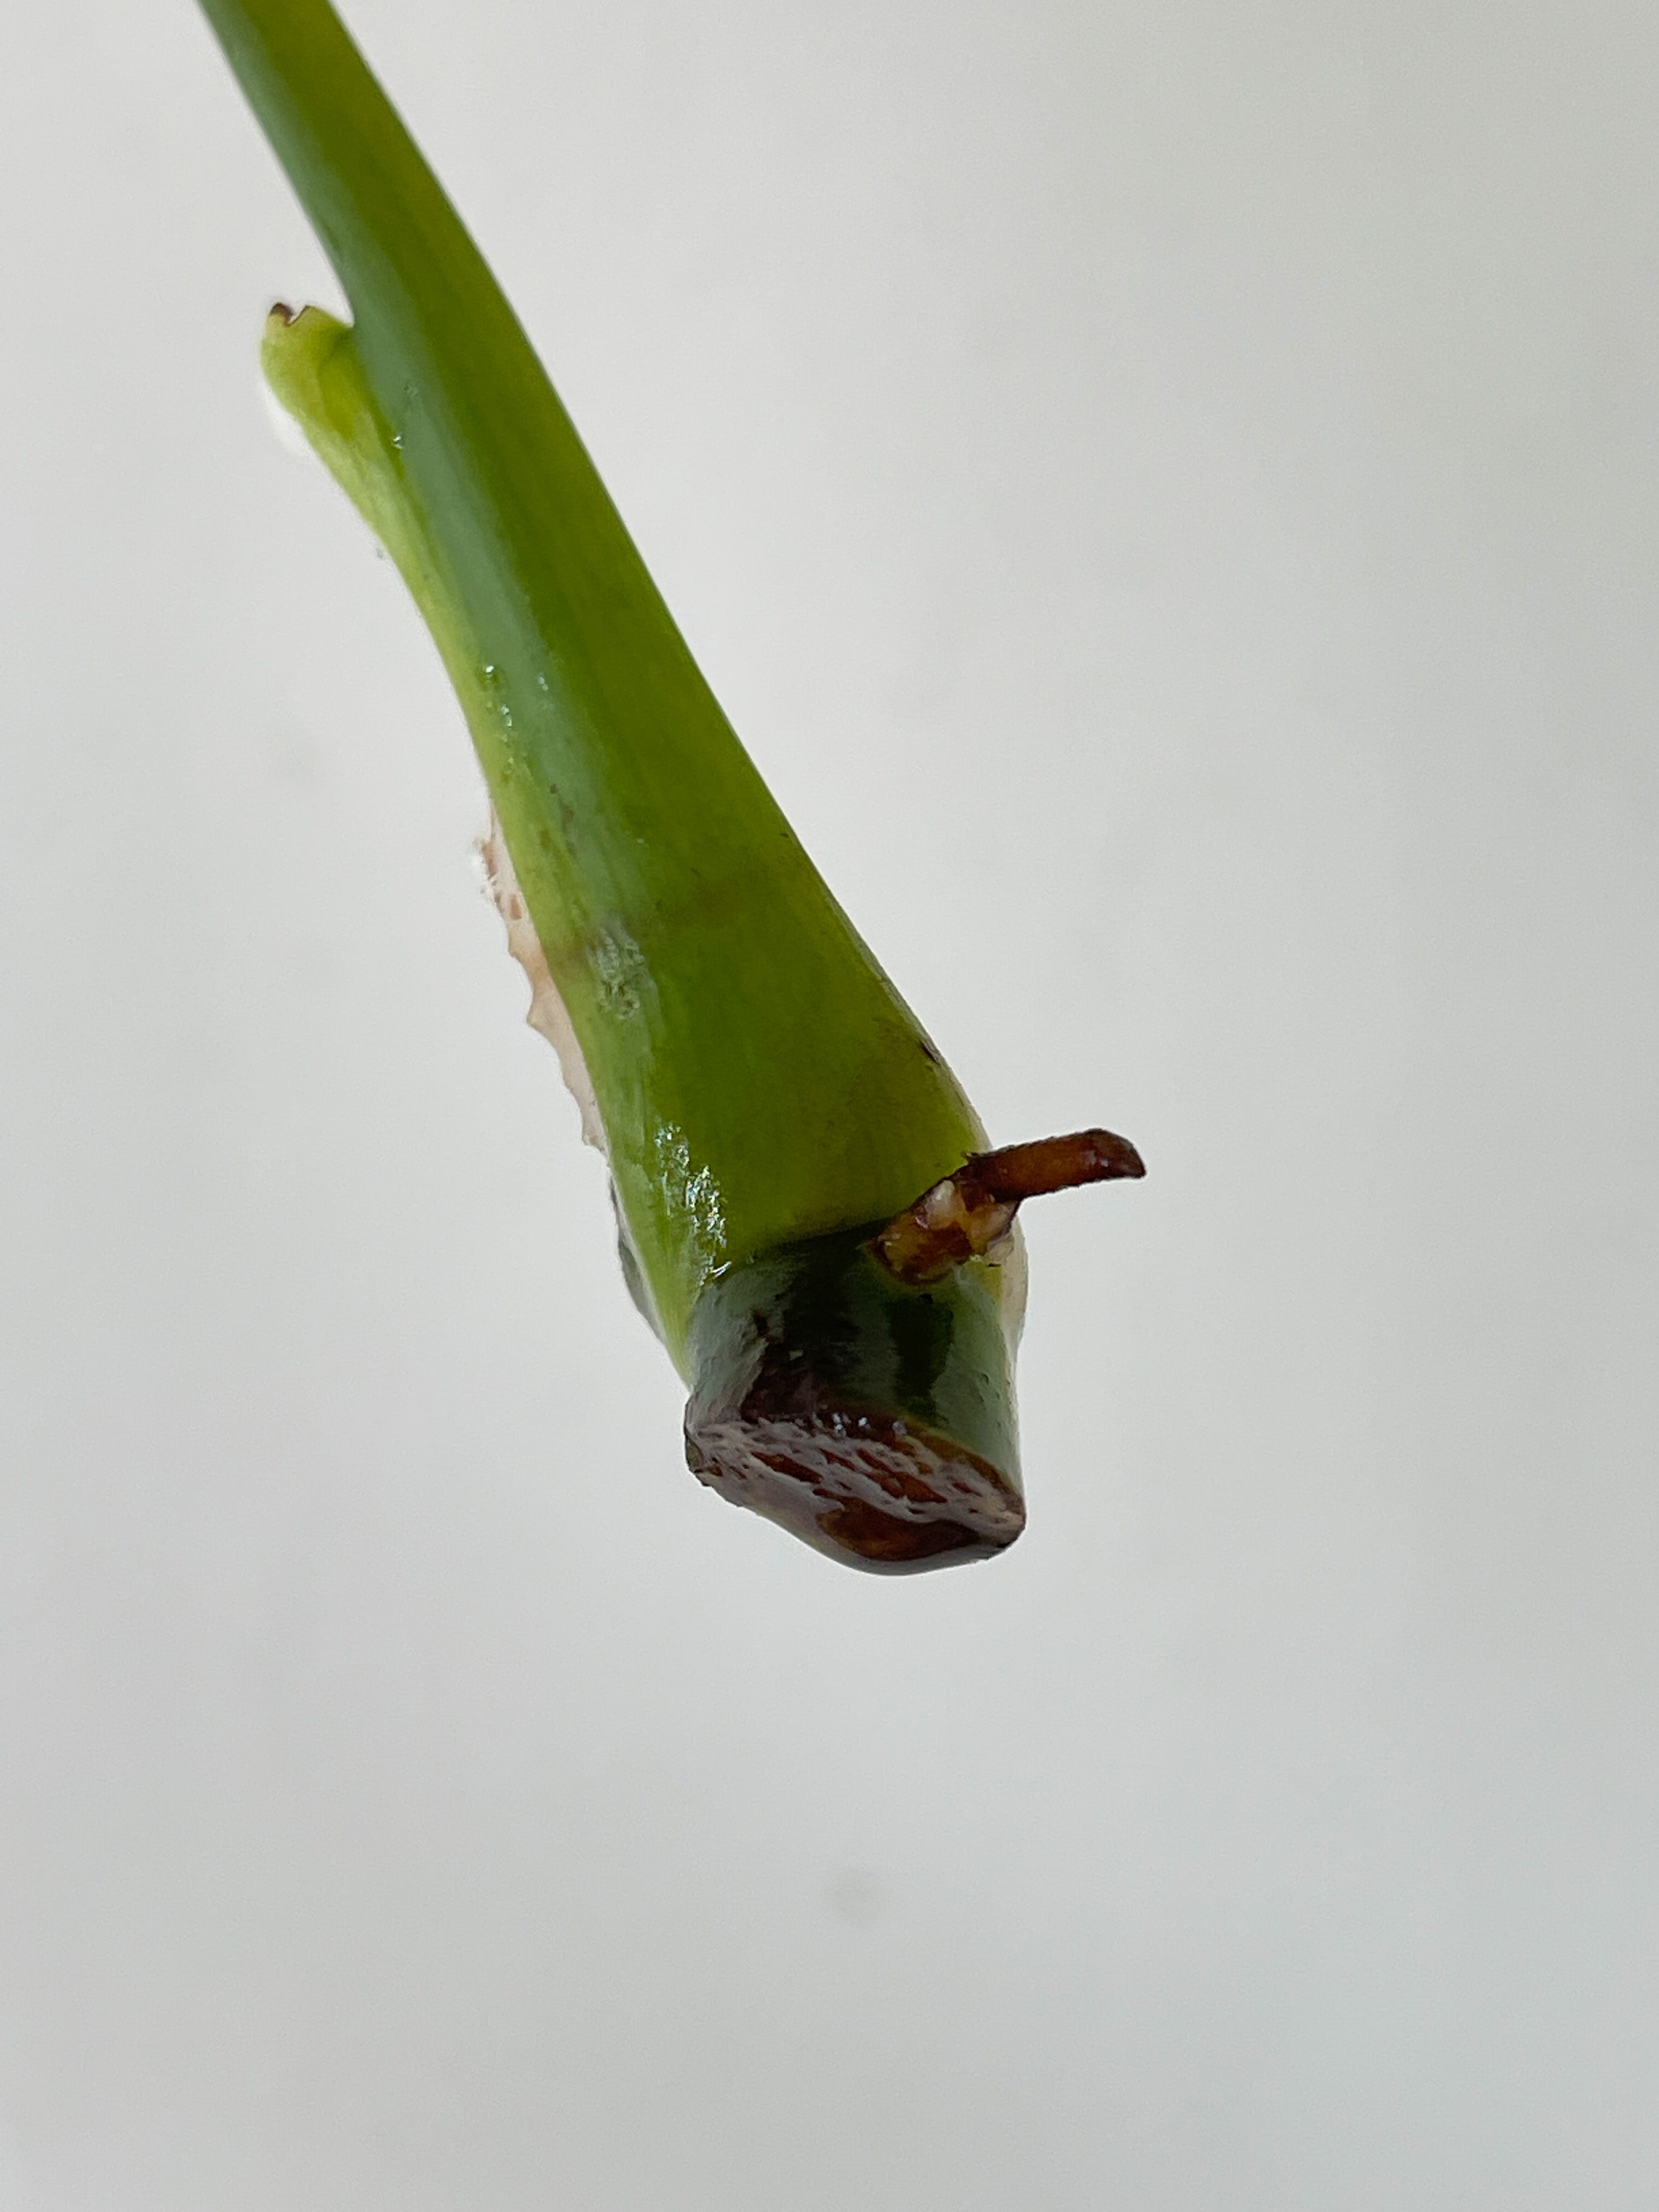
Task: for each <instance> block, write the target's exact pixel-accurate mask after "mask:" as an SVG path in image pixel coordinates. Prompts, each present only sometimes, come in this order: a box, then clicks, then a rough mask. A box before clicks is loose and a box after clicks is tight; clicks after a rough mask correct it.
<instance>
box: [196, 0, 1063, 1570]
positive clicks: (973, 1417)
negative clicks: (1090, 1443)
mask: <svg viewBox="0 0 1659 2212" xmlns="http://www.w3.org/2000/svg"><path fill="white" fill-rule="evenodd" d="M202 5H203V7H204V11H205V13H206V15H207V16H208V19H209V21H210V23H211V25H212V27H213V28H214V30H215V32H216V34H217V36H218V38H219V40H220V41H221V43H222V46H223V47H224V50H225V52H226V54H227V56H228V58H229V61H230V64H231V66H232V68H233V69H234V71H235V73H236V76H237V77H238V78H239V80H240V83H241V86H242V88H243V90H244V92H245V93H246V95H247V98H248V100H249V102H250V103H251V105H252V108H253V110H254V112H255V114H256V115H257V116H258V119H259V121H260V123H261V124H262V125H263V126H264V130H265V132H266V134H267V136H268V137H269V138H270V143H271V144H272V146H273V147H274V148H275V149H276V154H277V155H278V157H279V158H280V160H281V161H282V163H283V167H284V168H285V169H286V171H287V173H288V175H289V179H290V180H291V182H292V184H293V185H294V188H295V191H296V192H297V193H298V195H299V197H300V199H301V203H302V204H303V205H304V207H305V209H306V211H307V215H308V216H310V218H311V221H312V222H313V226H314V227H315V228H316V231H317V234H318V235H319V238H320V239H321V240H322V242H323V245H324V246H325V249H326V251H327V252H328V255H329V258H330V259H331V262H332V263H333V264H334V267H335V269H336V270H337V273H338V275H339V278H340V281H341V283H342V284H343V287H344V289H345V292H346V295H347V297H348V299H349V301H350V303H351V310H352V316H353V320H352V322H351V323H350V324H349V325H345V324H342V323H340V322H338V321H337V320H336V319H334V318H333V317H331V316H329V315H327V314H325V313H323V312H322V311H321V310H320V309H318V308H307V309H306V310H305V312H304V313H301V314H300V315H298V316H293V315H291V314H289V313H288V311H286V310H278V311H276V313H275V314H273V317H272V319H271V321H270V325H269V327H268V331H267V335H266V342H265V348H264V362H265V368H266V373H267V375H268V377H269V379H270V383H271V385H272V386H273V388H274V390H275V391H276V394H277V396H278V398H280V399H281V400H282V402H283V404H284V405H285V406H286V407H287V408H288V409H289V411H290V412H291V413H292V414H293V415H294V416H295V417H296V419H297V420H298V421H299V422H300V423H301V426H302V428H304V429H305V431H306V433H307V436H308V437H309V438H310V440H311V441H312V443H313V446H314V447H316V448H317V450H318V451H319V453H320V454H321V455H322V457H323V458H324V459H325V461H326V462H327V463H328V465H330V467H331V469H332V470H333V471H334V473H335V475H336V476H337V478H338V479H339V481H340V482H341V483H342V484H343V486H344V488H345V489H346V490H347V492H348V493H349V495H350V496H351V497H352V498H353V499H354V501H356V504H357V506H358V507H359V508H360V509H361V510H362V513H363V514H364V516H365V517H366V519H367V520H368V522H369V524H370V526H371V527H372V528H374V530H375V531H376V532H378V534H379V535H380V538H382V540H383V541H384V542H385V544H386V547H387V549H388V550H389V551H390V552H391V554H392V556H393V558H394V559H395V560H396V561H397V562H398V567H399V568H400V569H401V570H402V572H403V574H404V578H405V579H406V580H407V582H408V584H409V586H410V591H411V592H413V594H414V596H415V598H416V601H417V603H418V604H419V605H420V607H421V610H422V613H423V614H424V616H425V617H426V620H427V622H428V624H429V626H430V628H431V629H432V632H433V635H434V637H435V640H436V641H437V644H438V647H439V649H440V651H441V653H442V654H443V657H444V659H445V662H446V665H447V668H448V671H449V674H450V676H451V678H452V679H453V683H454V686H455V689H456V691H457V693H458V695H459V699H460V702H461V704H462V707H463V708H464V710H465V714H466V717H467V720H468V723H469V724H470V726H471V732H472V737H473V741H474V743H475V744H476V747H477V755H478V758H479V761H480V763H481V764H482V767H483V774H484V776H485V779H486V781H487V783H488V785H489V793H490V798H491V799H492V801H493V804H494V806H495V812H496V815H497V817H498V818H499V821H500V823H501V831H502V834H503V836H504V839H505V843H506V846H507V852H508V854H510V857H511V860H512V864H513V872H514V874H515V876H516V878H517V883H518V885H519V887H520V890H521V891H522V896H523V899H524V902H525V903H526V907H527V908H528V915H529V921H530V922H531V923H532V924H533V928H534V933H535V936H536V938H537V939H538V940H539V946H540V951H541V953H542V955H543V956H544V959H545V962H546V966H547V969H548V970H549V971H550V976H551V981H552V983H553V985H554V986H555V987H556V992H557V994H558V996H559V998H560V999H561V1000H562V1003H563V1007H564V1009H565V1012H566V1014H567V1015H568V1024H569V1026H570V1029H571V1030H574V1038H575V1040H576V1042H577V1044H578V1045H579V1047H580V1054H581V1057H582V1060H583V1061H584V1062H585V1065H586V1073H587V1076H588V1078H589V1079H590V1080H591V1083H592V1091H593V1095H594V1098H595V1100H596V1102H597V1106H598V1111H599V1120H600V1121H601V1123H602V1125H603V1132H604V1137H605V1146H606V1150H607V1152H608V1155H609V1158H610V1164H611V1176H612V1178H613V1181H614V1183H615V1188H616V1193H617V1206H618V1212H619V1216H620V1219H621V1222H622V1225H623V1238H624V1244H625V1248H626V1250H627V1253H628V1255H629V1259H630V1261H631V1266H630V1273H631V1274H634V1275H635V1276H636V1278H637V1283H636V1288H637V1291H638V1293H639V1295H640V1296H641V1304H643V1305H644V1307H645V1308H646V1310H647V1315H648V1316H649V1317H650V1318H651V1319H652V1320H653V1323H654V1325H655V1326H656V1328H658V1330H659V1334H661V1336H662V1338H663V1340H664V1342H665V1345H666V1346H667V1347H668V1350H669V1352H670V1353H671V1356H672V1357H673V1358H674V1360H675V1362H676V1364H678V1367H679V1368H680V1370H681V1372H682V1373H683V1374H684V1376H686V1377H687V1379H688V1381H689V1382H690V1383H691V1384H692V1388H693V1398H692V1406H691V1409H690V1414H689V1416H688V1438H689V1442H688V1455H689V1456H690V1458H691V1461H692V1463H693V1465H694V1466H696V1468H698V1470H699V1472H701V1473H702V1474H703V1475H704V1477H705V1479H707V1480H711V1481H713V1482H714V1483H716V1484H717V1485H719V1486H722V1487H724V1488H726V1489H727V1490H728V1491H730V1492H732V1494H734V1495H738V1496H740V1497H742V1498H744V1500H745V1502H749V1503H752V1504H758V1505H759V1506H760V1508H761V1510H763V1511H768V1512H770V1513H772V1514H774V1516H775V1517H778V1518H780V1519H782V1520H785V1521H786V1522H789V1523H790V1524H791V1525H793V1526H795V1527H797V1528H799V1531H800V1533H802V1534H805V1535H806V1536H807V1538H808V1540H809V1541H812V1542H815V1543H818V1544H820V1545H821V1546H822V1547H823V1548H825V1549H829V1550H831V1551H835V1552H837V1553H841V1554H842V1555H843V1556H853V1557H855V1558H857V1559H860V1561H861V1562H862V1563H864V1564H869V1565H882V1566H887V1567H902V1566H914V1565H927V1564H931V1563H932V1561H933V1559H935V1558H942V1557H950V1556H957V1557H960V1556H974V1555H977V1554H978V1553H982V1552H984V1551H986V1550H989V1549H994V1548H997V1547H1000V1545H1001V1544H1004V1543H1006V1542H1007V1541H1009V1539H1010V1537H1011V1536H1012V1534H1015V1533H1017V1531H1018V1524H1019V1520H1020V1518H1021V1509H1020V1508H1019V1504H1018V1473H1017V1468H1016V1462H1015V1453H1014V1443H1013V1416H1012V1338H1013V1334H1014V1331H1015V1329H1016V1328H1017V1327H1018V1304H1019V1299H1018V1272H1019V1271H1018V1267H1014V1268H1008V1267H1000V1266H997V1265H994V1264H993V1263H992V1262H990V1261H986V1260H983V1259H981V1258H980V1257H978V1256H976V1255H975V1256H971V1257H970V1258H969V1260H968V1261H966V1262H965V1263H964V1264H963V1266H961V1267H956V1268H954V1269H953V1270H952V1271H951V1273H950V1274H949V1276H948V1277H947V1278H946V1279H943V1280H936V1281H930V1282H929V1283H928V1284H927V1285H925V1286H921V1285H917V1284H914V1283H910V1282H908V1281H904V1280H901V1279H899V1278H898V1277H897V1276H896V1275H895V1273H893V1272H892V1271H891V1270H890V1269H888V1268H887V1267H884V1265H883V1264H882V1262H881V1261H880V1258H879V1255H873V1256H872V1250H871V1249H870V1247H869V1237H870V1235H871V1233H872V1231H873V1230H874V1228H875V1227H876V1226H878V1225H880V1224H882V1223H883V1222H884V1221H887V1220H889V1219H890V1218H891V1217H894V1216H896V1215H897V1214H899V1213H900V1212H901V1211H902V1209H904V1208H905V1207H907V1206H910V1205H911V1204H912V1203H913V1202H914V1201H915V1200H916V1195H917V1194H918V1192H925V1191H927V1189H928V1188H930V1187H932V1186H933V1185H935V1184H937V1183H939V1182H940V1180H941V1178H945V1177H947V1176H950V1175H951V1172H952V1170H955V1169H957V1168H958V1167H959V1166H961V1164H963V1161H964V1160H965V1159H966V1158H968V1157H969V1155H970V1154H975V1153H977V1152H980V1151H981V1149H982V1147H983V1146H984V1142H985V1136H984V1131H983V1129H982V1128H981V1125H980V1122H979V1121H978V1119H977V1117H976V1116H975V1114H974V1112H973V1109H972V1108H971V1107H970V1106H969V1103H968V1101H967V1099H966V1098H965V1097H964V1096H963V1092H962V1090H961V1088H960V1086H959V1085H957V1082H956V1080H955V1079H954V1077H953V1076H952V1075H951V1073H950V1071H949V1070H948V1069H947V1068H946V1067H945V1065H944V1062H943V1061H942V1060H941V1059H940V1057H939V1054H938V1053H937V1052H936V1051H935V1050H934V1048H933V1046H932V1045H931V1044H930V1043H929V1042H928V1040H927V1036H925V1034H924V1033H923V1031H922V1030H921V1027H920V1025H919V1024H917V1022H916V1020H915V1017H914V1016H913V1015H912V1014H911V1012H909V1010H908V1007H907V1006H905V1004H904V1002H903V1001H902V999H901V998H900V997H899V995H898V994H897V992H896V990H895V989H894V987H893V986H892V984H891V983H890V981H888V979H887V977H886V976H885V975H884V973H883V972H882V970H881V969H880V967H879V966H878V964H877V963H876V961H875V959H874V958H873V957H872V955H871V953H870V952H869V951H868V950H867V948H866V946H865V945H864V943H863V942H862V940H861V939H860V937H859V936H858V934H857V933H856V932H855V931H854V928H853V927H852V925H851V923H850V922H849V921H848V919H847V917H846V915H844V914H843V913H842V910H841V908H840V907H839V906H838V905H837V904H836V901H835V900H834V898H833V897H832V896H831V895H830V893H829V890H828V888H827V887H826V885H825V884H824V883H823V879H822V878H820V876H819V875H818V873H817V870H816V869H815V868H814V867H813V866H812V864H811V861H810V860H808V858H807V856H806V854H805V852H804V851H803V849H802V848H801V846H800V844H799V842H798V841H797V839H796V837H795V836H794V834H793V831H792V830H791V829H790V828H789V825H788V823H787V822H786V821H785V820H784V817H783V816H782V814H781V812H780V811H779V810H778V807H777V805H775V802H774V800H773V799H772V797H771V795H770V793H769V792H768V791H767V789H766V787H765V786H764V784H763V782H762V781H761V779H760V776H759V775H758V774H757V771H756V769H755V768H754V766H753V764H752V763H751V762H750V759H749V757H748V756H747V754H746V753H745V752H744V750H743V748H742V746H741V744H739V743H738V738H736V736H735V735H734V733H733V732H732V728H731V726H730V725H729V724H728V723H727V721H726V717H725V715H724V714H722V713H721V711H720V706H719V704H718V702H716V700H715V699H714V696H713V694H712V693H711V692H710V690H709V689H708V685H707V684H706V683H705V682H704V680H703V678H702V675H701V673H700V672H699V671H698V669H697V667H696V663H695V662H694V661H693V659H692V658H691V655H690V651H689V650H688V648H687V647H686V645H685V642H684V640H683V638H682V637H681V636H680V634H679V632H678V629H676V628H675V626H674V623H673V621H672V619H671V617H670V615H669V613H668V611H667V609H666V608H665V605H664V604H663V601H662V599H661V598H660V596H659V593H658V592H657V589H656V586H654V585H653V582H652V580H651V578H650V576H649V575H648V574H647V572H646V569H645V566H644V564H643V562H641V558H640V556H639V554H638V552H637V551H636V550H635V546H634V544H633V543H632V541H631V539H630V538H629V536H628V533H627V531H626V530H625V528H624V527H623V523H622V520H621V519H620V517H619V516H618V514H617V511H616V508H615V507H614V506H613V505H612V504H611V499H610V497H609V495H608V494H607V493H606V491H605V487H604V485H603V484H602V483H600V481H599V476H598V474H597V472H596V471H595V470H594V468H593V465H592V462H591V461H590V460H589V459H588V456H587V454H586V452H585V451H584V449H583V447H582V445H581V443H580V440H579V439H578V437H577V435H576V433H575V431H574V428H573V427H572V425H571V422H570V420H569V418H568V416H567V415H566V413H565V411H564V410H563V408H562V405H561V404H560V402H559V400H558V398H557V396H556V393H555V392H554V391H553V388H552V386H551V385H550V383H549V381H548V380H547V377H546V375H545V374H544V371H543V369H542V368H541V365H540V363H539V362H538V360H537V359H536V356H535V355H534V353H533V352H532V349H531V346H530V343H529V341H528V340H527V338H526V336H525V334H524V331H522V329H521V328H520V325H519V323H518V320H517V319H516V318H515V316H514V315H513V311H512V309H511V308H510V307H509V306H508V305H507V301H506V300H505V298H504V297H503V296H502V294H501V289H500V288H499V287H498V285H497V284H496V283H495V279H494V277H493V276H491V275H490V273H489V270H488V268H487V267H486V266H485V264H484V262H483V258H482V257H481V256H480V254H479V253H478V252H477V248H476V247H475V246H474V245H473V244H472V241H471V239H470V238H469V237H468V235H467V234H466V232H465V229H464V228H463V227H462V225H461V222H460V221H459V217H458V216H456V214H455V211H454V210H453V208H452V207H451V206H450V204H449V202H448V200H447V198H446V197H445V195H444V193H443V191H442V189H441V186H440V185H439V184H438V182H437V179H435V177H434V175H433V173H432V172H431V170H430V169H429V168H428V167H427V165H426V162H425V161H424V160H423V159H422V156H421V154H420V153H419V151H418V149H416V146H415V144H414V143H413V141H412V140H411V139H410V136H409V134H408V132H407V131H405V130H404V126H403V125H402V123H401V122H400V121H399V119H398V116H397V114H396V113H395V112H394V111H393V109H392V106H390V104H389V103H388V101H387V100H386V96H385V94H383V93H382V92H381V90H380V87H379V86H378V85H377V84H376V82H375V81H374V78H373V77H372V76H370V74H369V72H368V69H367V67H366V66H365V64H364V63H363V61H362V57H361V56H360V55H359V53H358V52H357V50H356V47H355V46H354V45H353V44H352V42H351V40H350V39H349V36H348V34H347V33H346V31H345V29H344V27H343V25H342V24H341V22H340V21H339V19H338V17H337V15H335V13H334V11H333V9H331V7H330V6H328V5H327V4H326V0H202ZM791 1332H793V1335H792V1334H791ZM797 1338H798V1339H799V1341H797V1340H796V1339H797ZM780 1363H781V1365H780ZM786 1384H790V1385H791V1387H788V1388H787V1387H785V1385H786ZM792 1389H793V1395H792ZM757 1393H758V1395H757ZM745 1409H746V1410H745ZM849 1422H850V1423H851V1424H852V1428H851V1429H850V1430H848V1426H847V1425H848V1423H849ZM860 1422H862V1423H864V1428H863V1430H860V1429H859V1427H858V1424H859V1423H860ZM872 1423H873V1424H874V1425H875V1427H874V1428H873V1429H872ZM734 1425H735V1427H734ZM877 1431H879V1434H880V1436H881V1437H883V1438H884V1439H885V1442H884V1443H881V1445H880V1448H879V1449H878V1448H877V1445H876V1443H872V1442H871V1438H872V1437H875V1436H876V1434H877ZM843 1432H845V1433H846V1434H847V1435H849V1436H851V1437H853V1439H854V1441H853V1442H852V1443H850V1444H848V1445H846V1447H845V1449H843V1447H842V1443H838V1442H836V1439H838V1438H842V1437H843ZM860 1437H862V1438H863V1439H864V1441H863V1442H860V1441H859V1439H860ZM734 1438H735V1439H736V1441H734ZM838 1453H839V1454H840V1457H841V1460H845V1461H847V1462H848V1465H847V1466H845V1467H842V1468H841V1473H840V1474H836V1466H838V1465H839V1464H840V1462H839V1461H837V1459H836V1455H837V1454H838ZM884 1454H885V1456H883V1455H884ZM792 1455H793V1458H792ZM815 1455H816V1456H815ZM826 1455H828V1457H827V1461H826ZM829 1462H834V1463H835V1464H833V1465H830V1468H829V1473H828V1474H825V1473H824V1466H825V1464H828V1463H829ZM757 1468H758V1469H762V1470H763V1472H762V1473H760V1474H757ZM952 1468H954V1469H956V1470H957V1473H956V1474H951V1473H950V1472H949V1470H951V1469H952ZM842 1476H844V1477H845V1478H846V1479H845V1480H842ZM958 1478H959V1479H958ZM838 1483H839V1484H840V1487H839V1488H838V1487H837V1484H838ZM826 1485H827V1487H826ZM860 1486H862V1487H860ZM923 1492H934V1493H937V1494H936V1495H933V1496H932V1497H931V1499H930V1498H929V1497H926V1496H923V1495H922V1493H923ZM967 1492H973V1493H974V1497H975V1498H976V1499H977V1500H978V1504H977V1505H976V1506H975V1504H973V1502H972V1500H969V1503H967V1504H964V1503H963V1498H964V1497H965V1496H966V1493H967ZM855 1493H856V1495H855ZM826 1498H829V1499H830V1501H831V1502H830V1504H827V1505H826V1504H825V1503H824V1501H825V1499H826ZM849 1500H850V1501H851V1503H850V1504H849ZM836 1516H839V1519H837V1517H836ZM976 1516H977V1517H976ZM832 1523H833V1524H834V1525H833V1526H832V1525H831V1524H832Z"/></svg>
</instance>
